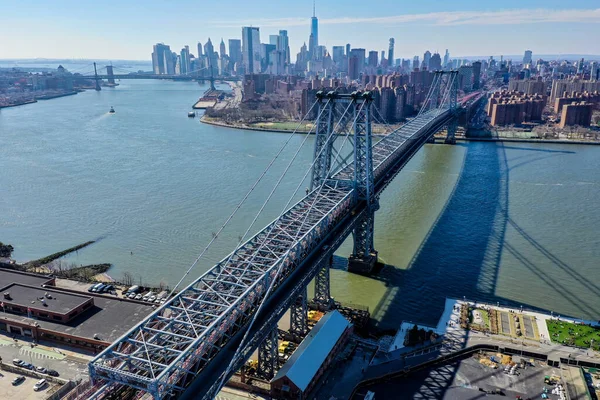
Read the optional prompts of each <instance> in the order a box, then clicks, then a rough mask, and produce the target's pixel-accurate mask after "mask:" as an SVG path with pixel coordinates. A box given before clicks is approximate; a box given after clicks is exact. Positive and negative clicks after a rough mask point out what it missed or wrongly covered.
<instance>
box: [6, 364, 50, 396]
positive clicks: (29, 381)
mask: <svg viewBox="0 0 600 400" xmlns="http://www.w3.org/2000/svg"><path fill="white" fill-rule="evenodd" d="M17 376H19V375H17V374H14V373H12V372H8V371H0V399H14V400H34V399H45V398H46V397H48V396H49V395H50V393H52V392H54V391H55V390H56V389H57V387H58V386H56V385H51V384H47V385H46V387H44V388H43V389H42V390H40V391H39V392H35V391H34V390H33V385H35V383H36V382H37V381H38V379H36V378H31V377H28V376H26V377H25V381H23V382H21V383H20V384H18V385H16V386H13V385H12V383H11V382H12V380H13V379H15V378H16V377H17Z"/></svg>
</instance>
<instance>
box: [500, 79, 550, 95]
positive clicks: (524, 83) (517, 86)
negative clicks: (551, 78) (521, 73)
mask: <svg viewBox="0 0 600 400" xmlns="http://www.w3.org/2000/svg"><path fill="white" fill-rule="evenodd" d="M508 90H509V91H514V92H522V93H525V94H539V95H542V96H546V93H547V90H546V82H543V81H542V79H541V78H538V79H511V80H510V82H508Z"/></svg>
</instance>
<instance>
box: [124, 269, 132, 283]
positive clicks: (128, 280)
mask: <svg viewBox="0 0 600 400" xmlns="http://www.w3.org/2000/svg"><path fill="white" fill-rule="evenodd" d="M123 284H124V285H125V286H131V285H132V284H133V275H131V273H129V272H127V271H125V272H123Z"/></svg>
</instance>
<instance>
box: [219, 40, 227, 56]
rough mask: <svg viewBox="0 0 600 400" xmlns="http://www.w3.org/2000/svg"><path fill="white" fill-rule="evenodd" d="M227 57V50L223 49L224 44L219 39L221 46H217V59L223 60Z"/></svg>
mask: <svg viewBox="0 0 600 400" xmlns="http://www.w3.org/2000/svg"><path fill="white" fill-rule="evenodd" d="M225 56H227V50H226V49H225V42H224V41H223V38H221V45H220V46H219V57H221V58H223V57H225Z"/></svg>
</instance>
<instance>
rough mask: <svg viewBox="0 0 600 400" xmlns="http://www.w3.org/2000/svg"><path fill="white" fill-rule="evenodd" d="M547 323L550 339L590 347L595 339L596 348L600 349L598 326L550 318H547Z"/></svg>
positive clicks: (555, 341)
mask: <svg viewBox="0 0 600 400" xmlns="http://www.w3.org/2000/svg"><path fill="white" fill-rule="evenodd" d="M546 325H547V326H548V333H550V339H551V340H552V341H553V342H554V343H559V344H564V345H567V346H577V347H587V348H589V347H590V343H591V342H592V340H593V345H594V350H600V329H598V328H594V327H592V326H589V325H580V324H573V323H571V322H565V321H557V320H549V319H547V320H546Z"/></svg>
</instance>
